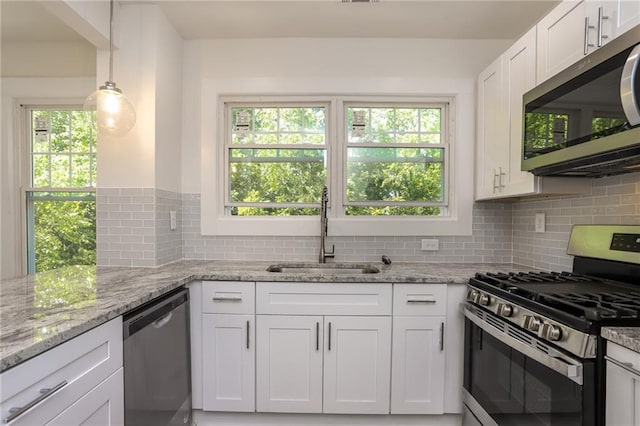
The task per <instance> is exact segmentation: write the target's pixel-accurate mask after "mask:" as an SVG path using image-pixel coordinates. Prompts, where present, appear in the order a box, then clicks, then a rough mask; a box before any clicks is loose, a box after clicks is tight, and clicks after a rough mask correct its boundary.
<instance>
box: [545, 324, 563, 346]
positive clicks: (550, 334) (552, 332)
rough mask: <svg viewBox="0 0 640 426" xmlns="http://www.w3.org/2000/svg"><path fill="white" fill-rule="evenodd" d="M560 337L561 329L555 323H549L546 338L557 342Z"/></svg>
mask: <svg viewBox="0 0 640 426" xmlns="http://www.w3.org/2000/svg"><path fill="white" fill-rule="evenodd" d="M561 338H562V329H561V328H560V327H558V326H557V325H549V331H547V339H549V340H551V341H552V342H557V341H558V340H560V339H561Z"/></svg>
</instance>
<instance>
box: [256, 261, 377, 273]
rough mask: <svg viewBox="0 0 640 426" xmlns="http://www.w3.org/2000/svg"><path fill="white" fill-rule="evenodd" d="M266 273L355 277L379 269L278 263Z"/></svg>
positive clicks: (375, 271) (370, 266) (365, 266)
mask: <svg viewBox="0 0 640 426" xmlns="http://www.w3.org/2000/svg"><path fill="white" fill-rule="evenodd" d="M267 271H268V272H280V273H297V274H327V275H345V274H348V275H357V274H377V273H379V272H380V269H379V268H378V267H376V266H373V265H370V264H368V263H279V264H276V265H271V266H269V267H268V268H267Z"/></svg>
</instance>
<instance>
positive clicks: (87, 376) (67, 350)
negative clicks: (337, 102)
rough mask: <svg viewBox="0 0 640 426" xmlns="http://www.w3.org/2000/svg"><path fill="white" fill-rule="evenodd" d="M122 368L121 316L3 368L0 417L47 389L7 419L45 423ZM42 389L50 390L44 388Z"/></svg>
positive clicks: (32, 423)
mask: <svg viewBox="0 0 640 426" xmlns="http://www.w3.org/2000/svg"><path fill="white" fill-rule="evenodd" d="M120 367H122V317H118V318H116V319H113V320H111V321H109V322H108V323H105V324H103V325H101V326H98V327H96V328H94V329H93V330H90V331H88V332H86V333H84V334H81V335H80V336H78V337H75V338H73V339H71V340H69V341H68V342H65V343H63V344H61V345H58V346H56V347H54V348H53V349H51V350H49V351H47V352H44V353H42V354H40V355H38V356H36V357H35V358H32V359H30V360H28V361H25V362H23V363H22V364H19V365H17V366H15V367H13V368H11V369H10V370H7V371H5V372H3V373H2V375H1V376H0V384H1V385H0V402H1V404H0V415H1V418H0V421H2V422H3V424H4V423H6V422H5V419H6V418H7V417H8V416H9V415H10V414H11V413H10V411H9V410H10V409H11V408H18V407H25V406H28V405H29V404H30V403H32V402H33V401H36V400H37V399H38V397H41V396H44V395H45V394H48V396H47V397H45V398H42V400H41V401H40V402H39V403H38V404H36V405H34V406H33V408H31V409H28V410H26V411H25V412H24V414H22V415H20V416H18V417H17V418H16V419H15V420H13V421H11V422H10V423H9V424H11V425H42V424H45V423H47V422H49V421H51V420H52V419H53V418H54V417H56V416H57V415H58V414H60V413H61V412H62V411H64V410H65V409H66V408H67V407H69V406H71V405H72V404H73V403H75V402H76V401H77V400H79V399H80V398H81V397H82V396H84V395H85V394H87V393H88V392H89V391H90V390H91V389H93V388H94V387H96V386H97V385H98V384H99V383H101V382H102V381H103V380H105V379H106V378H107V377H109V376H110V375H111V374H113V373H114V372H115V371H117V370H118V369H119V368H120ZM43 389H48V390H49V391H48V392H47V391H44V392H43V391H42V390H43ZM56 389H57V390H56Z"/></svg>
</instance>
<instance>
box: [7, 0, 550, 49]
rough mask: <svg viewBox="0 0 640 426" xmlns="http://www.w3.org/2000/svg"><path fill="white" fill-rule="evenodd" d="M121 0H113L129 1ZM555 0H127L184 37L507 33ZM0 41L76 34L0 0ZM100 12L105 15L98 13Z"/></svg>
mask: <svg viewBox="0 0 640 426" xmlns="http://www.w3.org/2000/svg"><path fill="white" fill-rule="evenodd" d="M132 2H134V1H133V0H124V1H121V3H124V4H126V3H132ZM558 2H559V1H558V0H532V1H526V0H511V1H508V0H502V1H484V0H472V1H461V0H460V1H459V0H444V1H431V0H410V1H406V0H379V2H373V3H363V2H354V3H342V2H341V1H340V0H288V1H272V0H226V1H222V0H181V1H162V0H160V1H151V0H135V3H157V4H159V5H160V7H161V8H162V10H163V11H164V13H165V14H166V15H167V17H168V19H169V20H170V21H171V23H172V24H173V25H174V27H175V28H176V30H177V31H178V33H180V35H181V36H182V37H183V38H184V39H187V40H191V39H214V38H254V37H255V38H257V37H403V38H457V39H515V38H517V37H518V36H520V35H521V34H523V33H524V32H525V31H526V30H527V29H529V28H530V27H532V26H533V25H534V24H535V23H536V21H537V20H538V19H539V18H540V17H542V16H544V15H545V14H546V13H547V12H548V11H549V10H550V9H551V8H552V7H553V6H555V5H556V4H557V3H558ZM0 7H1V8H2V11H1V12H2V13H1V15H2V22H1V27H2V35H1V36H2V41H3V42H7V41H9V42H17V41H78V40H81V37H80V36H79V35H78V34H77V33H76V32H75V31H73V30H71V29H70V28H69V27H67V26H66V25H65V24H63V23H62V22H61V21H59V20H58V18H56V17H55V16H54V15H52V14H51V13H50V12H49V11H48V10H47V9H46V8H45V7H43V6H42V5H41V4H39V2H37V1H28V0H27V1H25V0H22V1H10V0H0ZM105 19H107V17H105Z"/></svg>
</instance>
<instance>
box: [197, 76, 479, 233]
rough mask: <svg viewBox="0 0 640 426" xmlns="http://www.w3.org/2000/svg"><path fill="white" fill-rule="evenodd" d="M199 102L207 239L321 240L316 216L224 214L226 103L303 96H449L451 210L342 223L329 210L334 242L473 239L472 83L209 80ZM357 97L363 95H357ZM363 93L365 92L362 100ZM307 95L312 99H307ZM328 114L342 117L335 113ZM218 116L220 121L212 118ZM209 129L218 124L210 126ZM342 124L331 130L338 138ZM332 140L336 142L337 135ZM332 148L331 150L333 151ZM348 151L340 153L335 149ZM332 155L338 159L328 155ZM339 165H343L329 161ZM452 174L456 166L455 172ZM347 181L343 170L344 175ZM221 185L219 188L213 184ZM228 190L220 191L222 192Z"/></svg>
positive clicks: (333, 184)
mask: <svg viewBox="0 0 640 426" xmlns="http://www.w3.org/2000/svg"><path fill="white" fill-rule="evenodd" d="M201 93H202V97H201V107H202V108H201V114H202V115H201V133H200V134H201V154H202V155H201V191H202V194H201V217H202V221H201V231H202V234H203V235H221V236H232V235H238V236H245V235H246V236H249V235H255V236H318V235H319V233H320V224H319V220H318V217H317V216H307V217H304V216H300V217H266V218H265V217H229V216H225V215H224V203H223V202H222V201H223V200H222V196H220V194H224V187H223V185H224V182H225V170H224V167H220V164H221V163H220V162H219V159H220V158H224V157H220V156H221V155H224V144H222V143H219V142H220V141H222V140H223V138H224V137H225V131H226V129H225V122H224V114H223V113H222V112H223V111H224V101H231V100H233V99H241V98H245V99H247V97H251V99H252V100H253V101H258V102H259V101H261V100H262V101H277V100H278V97H279V96H280V97H282V98H281V99H282V100H285V99H288V100H291V97H292V96H293V97H300V96H305V98H304V99H305V100H310V101H315V100H320V99H325V100H326V99H327V98H329V99H332V100H334V101H335V98H336V95H334V94H339V97H340V98H344V99H347V98H348V100H349V101H352V100H369V101H371V102H374V101H379V100H380V98H388V99H395V100H396V101H398V102H404V101H409V102H410V101H411V100H412V99H413V100H416V99H417V100H418V101H424V99H425V98H434V97H436V98H443V97H444V98H449V99H451V100H452V103H451V105H450V108H449V114H450V119H449V123H450V126H449V127H448V132H449V135H448V136H449V138H450V142H449V149H448V155H449V164H454V165H455V166H454V169H455V170H453V173H451V170H448V171H447V173H448V175H447V178H448V179H449V187H450V192H449V198H448V200H449V206H448V216H446V217H433V216H431V217H428V218H421V217H349V218H346V217H338V215H337V213H336V212H335V210H334V211H332V210H331V209H330V210H329V227H328V234H329V236H415V235H430V236H445V235H471V228H472V216H473V214H472V208H473V173H470V172H469V171H470V170H473V152H474V149H473V142H474V135H473V132H474V125H473V123H474V116H475V112H474V105H475V88H474V82H473V80H471V79H469V80H466V79H459V80H456V79H453V80H436V81H434V80H426V79H395V78H383V79H371V80H367V79H362V80H360V79H358V80H356V79H284V78H283V79H261V78H246V79H245V78H238V79H204V80H203V81H202V90H201ZM356 93H357V94H356ZM362 93H366V94H367V95H366V96H363V95H362ZM306 95H308V96H306ZM330 114H336V115H338V114H339V112H338V111H337V108H332V109H331V112H330ZM212 117H215V119H213V120H212V119H210V118H212ZM341 121H342V118H341V117H338V116H332V117H329V119H328V122H329V123H340V122H341ZM211 123H215V125H214V126H213V128H212V125H211ZM338 128H339V126H338V125H336V126H334V127H333V128H332V129H330V130H329V131H330V132H337V131H339V130H338ZM332 137H333V138H335V137H338V135H337V134H335V133H333V134H332ZM329 149H330V148H329ZM335 151H342V150H335ZM329 155H338V154H337V153H332V152H329ZM339 156H340V157H342V156H343V154H339ZM329 163H330V164H331V163H334V164H342V158H338V161H336V160H335V159H331V160H330V162H329ZM449 169H451V167H449ZM338 173H339V174H340V175H341V174H342V171H341V170H338ZM342 178H343V176H340V179H332V180H331V181H330V182H329V192H330V194H332V195H330V197H331V198H334V197H340V198H337V199H342V189H341V188H339V187H340V182H341V181H342ZM214 180H215V182H213V181H214ZM221 191H222V192H221Z"/></svg>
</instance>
